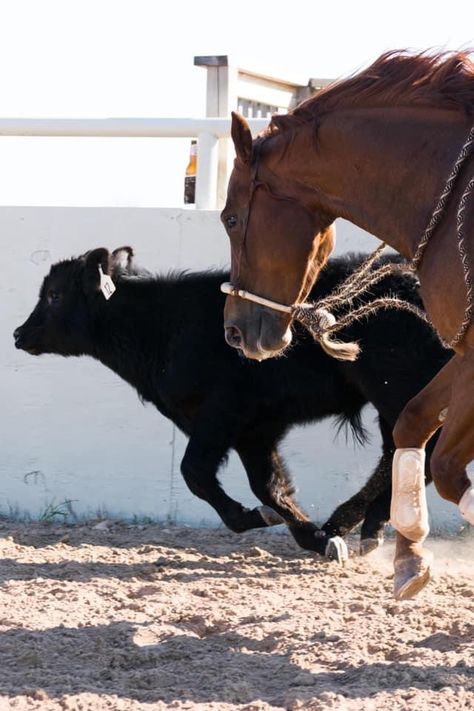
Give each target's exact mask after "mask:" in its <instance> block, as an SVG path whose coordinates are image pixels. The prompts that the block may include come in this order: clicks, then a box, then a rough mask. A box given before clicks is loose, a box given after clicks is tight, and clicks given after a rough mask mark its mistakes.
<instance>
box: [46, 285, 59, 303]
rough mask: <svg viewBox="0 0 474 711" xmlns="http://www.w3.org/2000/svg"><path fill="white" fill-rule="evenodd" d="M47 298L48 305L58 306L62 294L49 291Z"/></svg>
mask: <svg viewBox="0 0 474 711" xmlns="http://www.w3.org/2000/svg"><path fill="white" fill-rule="evenodd" d="M46 298H47V299H48V304H58V303H59V301H60V299H61V294H60V293H59V291H55V290H54V289H49V290H48V294H47V297H46Z"/></svg>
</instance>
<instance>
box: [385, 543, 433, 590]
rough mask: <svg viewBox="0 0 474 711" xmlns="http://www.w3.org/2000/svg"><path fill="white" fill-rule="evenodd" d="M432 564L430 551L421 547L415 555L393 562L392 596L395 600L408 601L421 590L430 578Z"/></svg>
mask: <svg viewBox="0 0 474 711" xmlns="http://www.w3.org/2000/svg"><path fill="white" fill-rule="evenodd" d="M432 562H433V554H432V553H431V551H428V550H426V548H421V547H420V549H419V552H417V553H416V554H415V553H413V554H411V555H407V556H403V557H401V558H398V559H396V560H395V576H394V579H393V595H394V597H395V599H396V600H409V599H410V598H411V597H414V596H415V595H418V593H419V592H420V590H423V588H424V587H425V586H426V585H427V584H428V582H429V581H430V578H431V564H432Z"/></svg>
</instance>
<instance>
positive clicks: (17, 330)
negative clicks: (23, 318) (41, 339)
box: [13, 328, 21, 343]
mask: <svg viewBox="0 0 474 711" xmlns="http://www.w3.org/2000/svg"><path fill="white" fill-rule="evenodd" d="M20 336H21V329H20V328H15V330H14V331H13V338H14V339H15V343H16V342H17V341H18V340H19V339H20Z"/></svg>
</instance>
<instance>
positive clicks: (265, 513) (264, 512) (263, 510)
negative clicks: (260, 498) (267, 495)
mask: <svg viewBox="0 0 474 711" xmlns="http://www.w3.org/2000/svg"><path fill="white" fill-rule="evenodd" d="M257 510H258V512H259V514H260V516H261V517H262V518H263V520H264V521H265V523H266V525H267V526H278V525H279V524H280V523H285V519H284V518H282V517H281V516H280V514H278V513H277V512H276V511H274V510H273V509H272V508H270V506H266V505H265V504H264V505H263V506H258V507H257Z"/></svg>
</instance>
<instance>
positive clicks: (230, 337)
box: [224, 326, 242, 348]
mask: <svg viewBox="0 0 474 711" xmlns="http://www.w3.org/2000/svg"><path fill="white" fill-rule="evenodd" d="M224 330H225V340H226V341H227V343H228V344H229V346H232V348H241V347H242V332H241V330H240V328H237V326H226V327H225V329H224Z"/></svg>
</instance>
